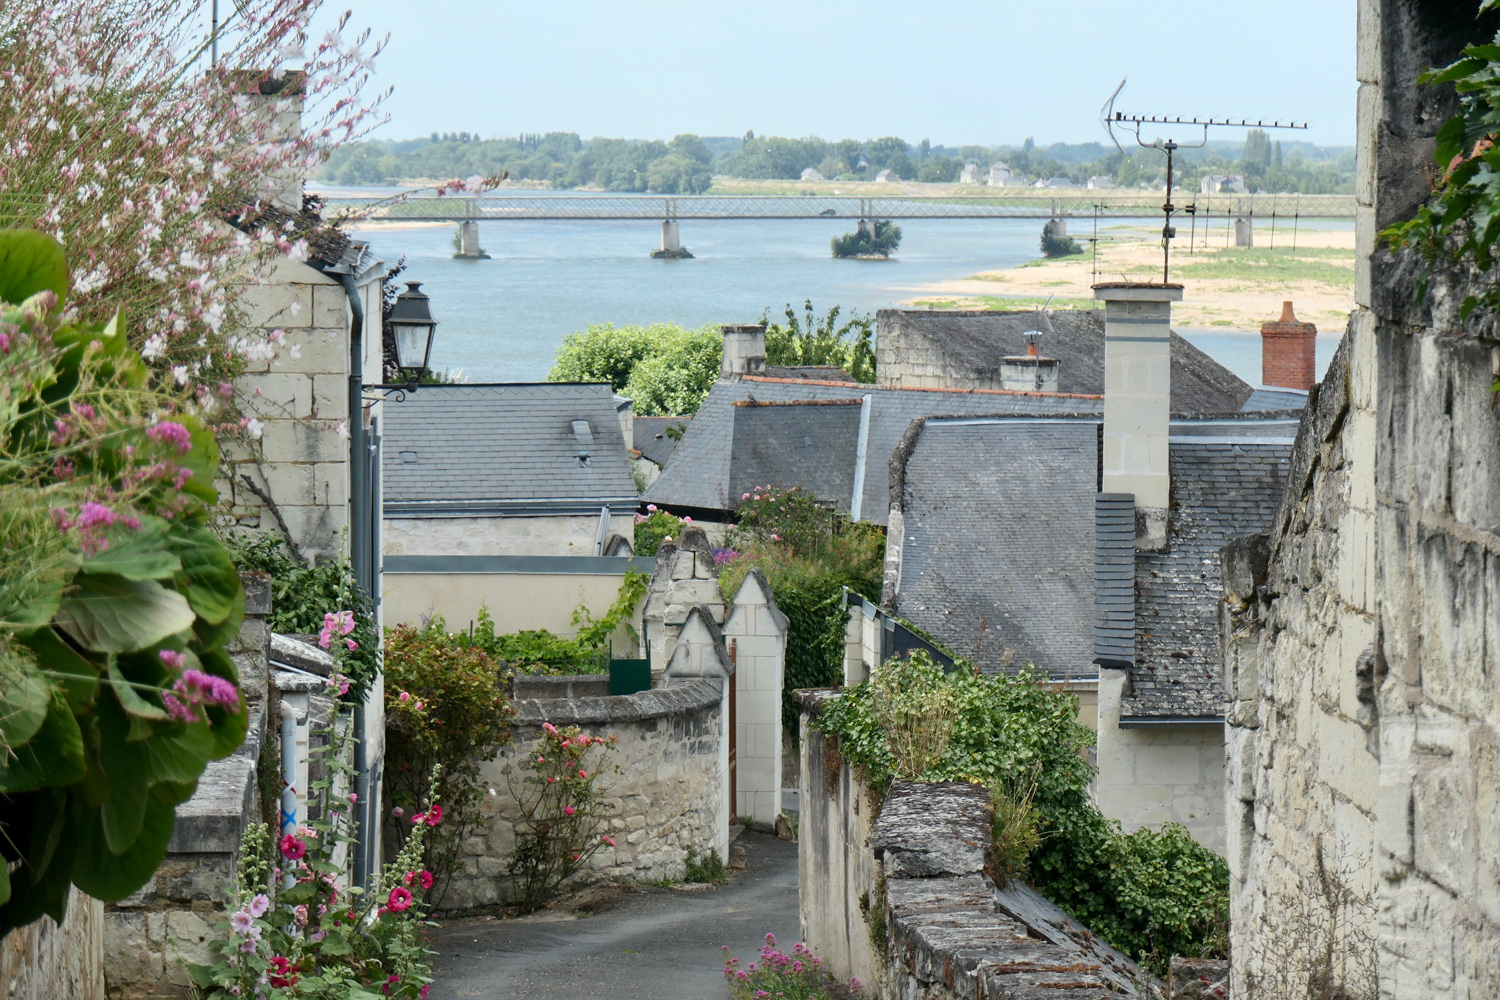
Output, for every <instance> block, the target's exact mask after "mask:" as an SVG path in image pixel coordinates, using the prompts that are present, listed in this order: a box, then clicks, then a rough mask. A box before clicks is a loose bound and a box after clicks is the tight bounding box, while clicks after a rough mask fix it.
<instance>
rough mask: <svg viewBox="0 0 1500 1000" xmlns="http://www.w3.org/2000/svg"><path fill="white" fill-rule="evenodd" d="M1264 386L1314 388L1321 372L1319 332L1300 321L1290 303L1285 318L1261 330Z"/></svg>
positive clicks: (1284, 307)
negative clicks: (1318, 373) (1319, 367)
mask: <svg viewBox="0 0 1500 1000" xmlns="http://www.w3.org/2000/svg"><path fill="white" fill-rule="evenodd" d="M1260 358H1261V376H1260V380H1261V384H1262V385H1274V386H1280V387H1281V388H1284V389H1299V390H1301V391H1303V392H1306V391H1308V390H1309V389H1311V388H1312V387H1313V381H1314V379H1315V378H1316V376H1317V370H1318V328H1317V327H1316V326H1314V325H1313V324H1312V323H1304V322H1302V321H1301V320H1299V319H1297V315H1296V313H1294V312H1293V311H1292V304H1291V303H1290V302H1283V303H1282V304H1281V318H1280V319H1279V320H1276V321H1275V322H1271V323H1264V324H1262V325H1261V328H1260Z"/></svg>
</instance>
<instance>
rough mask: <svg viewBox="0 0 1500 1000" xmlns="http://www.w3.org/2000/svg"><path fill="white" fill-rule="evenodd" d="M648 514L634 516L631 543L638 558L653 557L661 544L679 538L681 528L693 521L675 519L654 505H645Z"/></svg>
mask: <svg viewBox="0 0 1500 1000" xmlns="http://www.w3.org/2000/svg"><path fill="white" fill-rule="evenodd" d="M646 510H647V511H649V513H646V514H636V516H635V540H634V541H633V542H632V543H631V544H632V545H633V546H634V548H635V554H636V555H638V556H654V555H656V551H657V549H660V548H661V543H662V542H664V541H666V540H667V539H668V538H681V537H682V528H683V525H685V524H691V523H692V521H693V519H692V518H687V519H686V520H684V519H683V518H680V517H677V516H676V515H674V514H670V513H668V512H667V511H664V510H659V509H658V508H657V506H656V504H654V503H653V504H647V505H646Z"/></svg>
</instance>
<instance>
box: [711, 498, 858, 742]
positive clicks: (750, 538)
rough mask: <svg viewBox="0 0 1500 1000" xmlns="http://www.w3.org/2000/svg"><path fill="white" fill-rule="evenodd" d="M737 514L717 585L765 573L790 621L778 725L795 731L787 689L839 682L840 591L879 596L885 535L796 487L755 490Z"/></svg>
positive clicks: (732, 587) (729, 589) (733, 586)
mask: <svg viewBox="0 0 1500 1000" xmlns="http://www.w3.org/2000/svg"><path fill="white" fill-rule="evenodd" d="M737 516H738V517H739V524H738V525H737V526H736V527H735V528H734V530H732V531H731V532H730V535H729V543H730V546H731V547H732V548H733V549H734V550H735V551H736V552H737V553H738V557H737V558H735V559H731V560H728V561H726V562H724V563H723V565H722V567H721V569H720V572H719V586H720V589H722V590H723V592H724V593H725V594H729V595H732V594H734V593H736V592H737V591H738V590H739V586H740V584H741V583H742V582H743V581H744V578H745V574H746V573H748V572H749V571H750V570H751V569H752V568H754V567H756V566H759V567H760V569H761V571H762V572H763V573H765V575H766V582H767V583H769V584H770V585H771V591H772V593H774V594H775V595H776V606H777V607H778V608H780V609H781V611H782V613H783V614H785V615H786V616H787V618H788V620H789V624H788V627H787V647H786V673H785V683H784V684H783V689H782V706H781V707H782V723H783V725H784V726H786V727H787V728H788V729H789V730H790V731H792V732H796V731H797V718H798V710H797V706H796V704H795V703H794V702H793V701H792V692H793V691H795V690H796V689H798V688H811V687H826V686H828V685H830V684H837V683H839V682H840V681H841V680H842V679H843V676H844V667H843V664H844V632H845V628H846V623H847V621H848V613H847V611H846V610H845V609H844V593H843V592H844V588H845V587H848V588H849V589H850V590H851V591H854V592H855V593H857V594H860V595H861V596H863V597H866V598H869V599H871V600H877V599H878V598H879V596H880V584H881V578H882V575H883V572H884V567H885V536H884V535H883V534H882V533H881V532H880V529H878V528H876V527H875V526H873V525H871V524H868V523H865V522H860V523H858V524H854V523H851V522H850V521H849V519H848V517H846V516H845V515H843V514H839V513H838V512H836V511H832V510H829V509H828V508H826V507H824V506H823V505H821V504H819V503H818V501H817V500H816V499H815V498H814V497H813V496H812V495H811V494H810V493H808V492H807V491H806V490H803V489H801V488H800V487H793V488H791V489H783V488H780V487H773V486H766V487H760V488H757V489H756V490H755V491H754V492H752V493H749V494H747V495H746V496H745V497H742V498H741V503H740V508H739V511H738V514H737Z"/></svg>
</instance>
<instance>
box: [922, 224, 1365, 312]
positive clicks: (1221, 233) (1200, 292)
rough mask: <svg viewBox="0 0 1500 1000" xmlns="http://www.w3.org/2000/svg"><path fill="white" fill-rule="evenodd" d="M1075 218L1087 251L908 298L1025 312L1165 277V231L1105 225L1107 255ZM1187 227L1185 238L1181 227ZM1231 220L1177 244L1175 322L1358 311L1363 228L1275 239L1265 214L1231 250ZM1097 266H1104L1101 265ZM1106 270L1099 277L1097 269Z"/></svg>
mask: <svg viewBox="0 0 1500 1000" xmlns="http://www.w3.org/2000/svg"><path fill="white" fill-rule="evenodd" d="M1089 232H1090V231H1088V230H1085V229H1084V228H1083V226H1081V225H1076V224H1075V225H1074V226H1073V227H1072V231H1071V233H1070V235H1071V236H1072V237H1073V239H1074V240H1076V241H1077V242H1078V243H1079V245H1080V246H1082V247H1084V248H1085V250H1086V252H1085V253H1082V254H1078V255H1075V256H1072V257H1064V258H1060V259H1055V260H1034V261H1030V262H1028V263H1025V264H1021V265H1019V266H1017V267H1011V268H1005V269H1000V270H993V271H981V272H979V273H977V274H974V275H972V276H970V277H968V278H962V279H959V280H956V281H940V282H934V283H931V284H927V285H923V286H921V287H920V288H916V289H912V290H911V292H912V293H914V294H912V297H911V298H909V299H907V300H906V301H905V302H903V305H910V306H913V307H916V308H928V309H994V310H1002V309H1017V308H1027V307H1030V306H1034V305H1040V304H1041V303H1042V302H1043V301H1045V300H1046V299H1047V298H1048V297H1052V300H1053V301H1052V306H1053V308H1058V309H1080V308H1081V309H1089V308H1092V307H1093V300H1094V295H1093V290H1092V288H1091V286H1092V285H1093V284H1094V283H1095V281H1160V280H1161V265H1162V252H1161V243H1160V235H1159V233H1152V232H1151V231H1150V230H1149V229H1147V228H1145V227H1143V226H1139V225H1128V226H1108V227H1101V228H1100V230H1099V253H1098V260H1097V262H1096V261H1095V258H1094V254H1093V253H1092V252H1091V251H1088V247H1089V242H1088V240H1087V239H1086V238H1085V237H1087V236H1088V235H1089ZM1178 233H1179V234H1180V235H1186V234H1185V233H1184V232H1183V227H1181V226H1180V225H1179V227H1178ZM1225 235H1226V234H1225V227H1224V225H1223V224H1222V223H1220V224H1218V225H1217V226H1215V227H1213V228H1211V229H1210V230H1209V232H1208V238H1207V239H1208V245H1207V246H1205V245H1204V241H1203V232H1202V229H1201V227H1200V228H1199V229H1198V231H1197V232H1196V234H1195V236H1194V240H1193V246H1192V250H1191V252H1189V247H1188V240H1187V239H1181V238H1179V239H1177V240H1174V241H1173V247H1172V269H1171V280H1172V281H1174V282H1181V283H1182V285H1183V300H1182V302H1180V303H1178V304H1177V305H1174V306H1173V307H1172V320H1173V323H1174V324H1179V325H1182V326H1186V327H1195V328H1200V329H1216V328H1217V329H1227V330H1258V329H1259V328H1260V325H1261V324H1262V323H1264V322H1266V321H1267V320H1272V319H1275V318H1277V317H1278V316H1280V315H1281V303H1282V302H1284V301H1286V300H1288V299H1290V300H1292V301H1293V302H1295V303H1296V309H1297V316H1298V318H1299V319H1303V320H1308V321H1310V322H1313V323H1316V324H1318V326H1319V327H1320V328H1322V329H1325V330H1329V331H1332V330H1335V329H1342V328H1343V324H1344V322H1345V320H1346V319H1347V318H1348V316H1349V311H1350V310H1351V309H1353V308H1354V232H1353V230H1352V229H1344V228H1339V229H1333V228H1315V227H1314V226H1312V225H1309V224H1307V223H1306V222H1305V221H1304V222H1303V223H1302V224H1301V225H1300V226H1299V227H1298V230H1297V233H1296V248H1295V250H1294V249H1293V247H1292V238H1293V233H1292V230H1291V229H1290V227H1287V226H1286V224H1285V222H1284V221H1282V220H1278V225H1277V228H1276V232H1275V243H1274V245H1272V232H1271V225H1270V220H1269V219H1268V218H1266V219H1263V218H1257V219H1256V225H1255V242H1256V246H1255V247H1247V248H1244V249H1240V248H1235V247H1226V246H1224V243H1225ZM1096 268H1097V271H1096ZM1096 274H1097V276H1096Z"/></svg>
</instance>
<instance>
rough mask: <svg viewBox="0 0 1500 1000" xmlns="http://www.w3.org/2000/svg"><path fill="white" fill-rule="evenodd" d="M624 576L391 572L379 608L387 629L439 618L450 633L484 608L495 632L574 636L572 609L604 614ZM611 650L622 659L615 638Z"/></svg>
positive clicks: (620, 638)
mask: <svg viewBox="0 0 1500 1000" xmlns="http://www.w3.org/2000/svg"><path fill="white" fill-rule="evenodd" d="M623 581H624V577H622V576H620V575H616V574H608V575H598V576H595V575H592V574H586V573H395V572H391V571H389V570H387V571H386V573H385V574H383V583H384V586H385V595H384V601H383V604H382V607H383V608H384V611H385V621H386V624H387V625H396V624H397V623H400V622H419V621H420V620H421V619H422V618H424V617H425V616H428V615H432V614H439V615H442V616H443V618H444V619H445V620H446V621H447V623H448V628H449V629H450V630H452V631H454V632H457V631H460V630H467V629H468V627H469V622H471V621H473V620H475V619H477V618H478V617H479V609H480V608H481V607H487V608H488V609H489V612H490V616H491V617H492V618H494V619H495V632H496V634H497V635H504V634H506V633H508V632H517V631H520V630H522V629H540V628H544V629H547V630H548V631H550V632H553V633H556V634H557V635H574V634H576V633H577V631H578V629H577V627H576V626H574V624H573V609H574V608H576V607H578V606H579V605H580V604H582V605H584V606H585V607H587V608H588V609H589V611H590V612H592V613H593V614H595V615H603V614H604V612H605V611H606V610H608V609H609V606H610V605H611V604H613V603H614V601H615V598H616V597H618V596H619V593H620V584H621V583H622V582H623ZM615 640H616V641H615V651H616V653H619V654H623V653H624V652H625V650H626V648H627V645H628V644H627V641H626V637H625V636H624V635H623V634H622V635H617V636H616V637H615Z"/></svg>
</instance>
